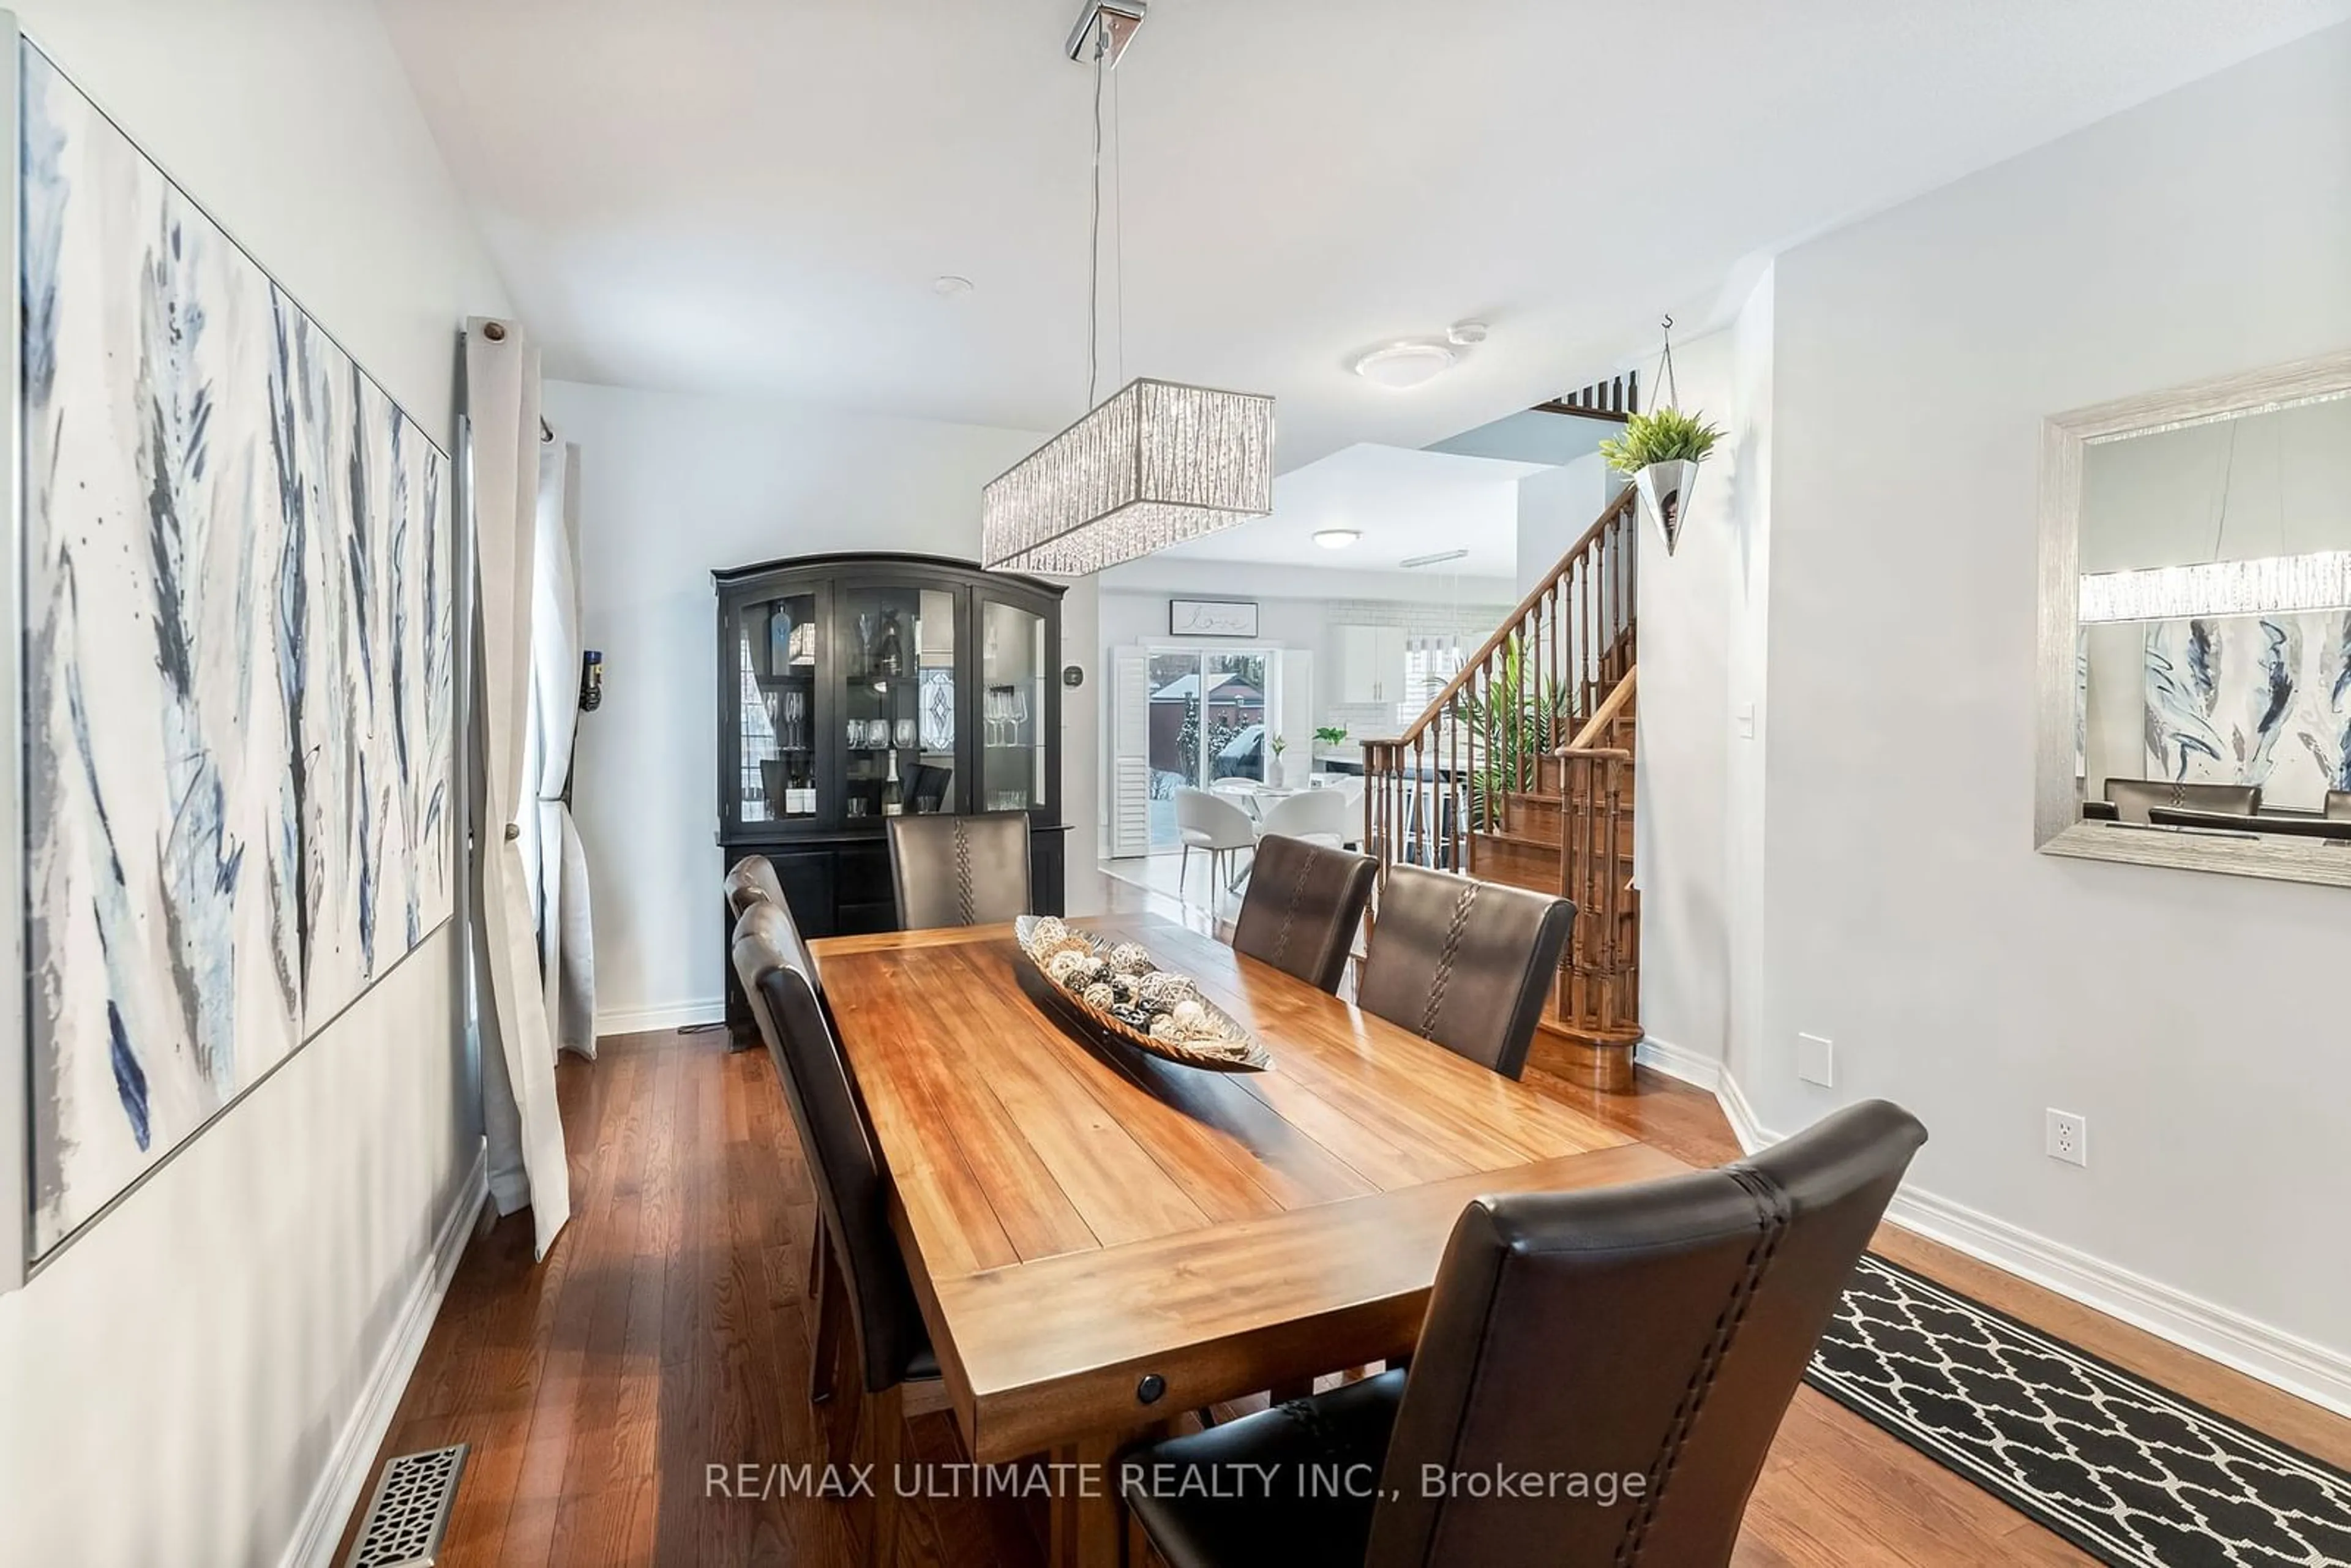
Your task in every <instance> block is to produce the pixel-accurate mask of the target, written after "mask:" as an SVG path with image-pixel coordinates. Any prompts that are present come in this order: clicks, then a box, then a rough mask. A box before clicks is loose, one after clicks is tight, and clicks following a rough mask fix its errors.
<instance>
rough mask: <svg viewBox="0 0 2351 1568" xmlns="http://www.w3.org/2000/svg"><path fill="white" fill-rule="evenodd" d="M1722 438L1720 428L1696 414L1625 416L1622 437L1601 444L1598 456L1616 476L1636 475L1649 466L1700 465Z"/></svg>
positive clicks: (1665, 410) (1672, 412)
mask: <svg viewBox="0 0 2351 1568" xmlns="http://www.w3.org/2000/svg"><path fill="white" fill-rule="evenodd" d="M1700 412H1701V413H1703V411H1700ZM1721 439H1722V431H1721V429H1720V428H1719V426H1716V425H1711V424H1708V423H1706V421H1705V420H1704V419H1703V418H1702V417H1700V414H1699V413H1683V412H1682V411H1681V410H1680V409H1677V408H1659V409H1652V410H1651V411H1650V412H1648V413H1635V414H1628V415H1626V416H1625V434H1623V435H1620V436H1618V437H1617V438H1616V439H1615V440H1614V441H1604V442H1602V443H1601V444H1600V455H1601V456H1603V457H1604V458H1606V459H1607V461H1608V466H1610V467H1611V468H1614V469H1615V470H1616V472H1618V473H1619V474H1638V473H1639V472H1640V471H1641V470H1642V469H1644V468H1646V467H1647V466H1648V465H1650V464H1652V463H1697V462H1699V461H1701V460H1703V459H1704V458H1705V456H1706V455H1707V454H1708V453H1709V452H1712V451H1713V450H1714V444H1715V443H1716V442H1718V441H1719V440H1721Z"/></svg>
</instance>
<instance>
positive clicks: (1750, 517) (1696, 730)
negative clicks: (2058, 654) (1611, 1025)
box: [1593, 277, 1771, 1079]
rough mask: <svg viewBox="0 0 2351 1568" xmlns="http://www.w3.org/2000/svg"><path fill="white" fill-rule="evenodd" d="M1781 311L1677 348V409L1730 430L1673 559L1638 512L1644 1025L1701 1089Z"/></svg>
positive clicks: (1721, 967) (1724, 932)
mask: <svg viewBox="0 0 2351 1568" xmlns="http://www.w3.org/2000/svg"><path fill="white" fill-rule="evenodd" d="M1770 313H1771V280H1770V278H1769V277H1766V278H1765V279H1764V280H1763V281H1762V282H1761V283H1760V284H1758V285H1757V287H1756V288H1755V291H1754V293H1753V295H1752V296H1750V298H1749V300H1748V301H1747V302H1746V304H1745V306H1744V307H1743V308H1741V310H1740V314H1739V316H1738V317H1737V318H1736V319H1734V320H1733V322H1732V323H1731V324H1730V325H1729V326H1726V327H1723V328H1722V329H1719V330H1717V331H1714V332H1711V333H1708V334H1707V335H1706V336H1704V337H1701V338H1696V339H1693V340H1689V341H1687V342H1685V343H1682V344H1679V345H1677V347H1676V349H1675V350H1674V370H1675V377H1674V381H1675V387H1676V390H1677V393H1678V394H1679V397H1680V400H1681V401H1680V406H1681V407H1683V408H1684V409H1687V410H1688V411H1689V412H1691V413H1697V414H1700V415H1703V416H1704V417H1705V418H1706V420H1707V421H1708V423H1712V424H1714V425H1716V426H1718V427H1719V429H1720V430H1721V431H1722V433H1723V434H1722V436H1721V439H1720V440H1719V441H1718V442H1717V443H1716V445H1715V449H1714V452H1713V454H1712V455H1711V456H1709V457H1708V460H1707V462H1706V465H1705V466H1704V467H1703V468H1702V469H1701V470H1700V471H1699V476H1698V484H1697V486H1696V488H1695V489H1694V490H1692V491H1691V493H1690V495H1689V497H1688V498H1687V503H1686V506H1685V509H1684V512H1683V517H1682V531H1681V537H1680V539H1679V542H1678V544H1677V547H1676V550H1675V552H1674V553H1673V554H1671V555H1668V554H1667V552H1666V546H1665V539H1664V537H1663V536H1662V535H1661V534H1660V533H1659V532H1658V531H1657V528H1656V523H1655V522H1654V521H1653V520H1652V519H1651V518H1650V517H1649V516H1648V513H1647V512H1646V509H1644V510H1643V511H1642V512H1641V513H1640V542H1639V545H1638V547H1637V548H1638V549H1639V551H1640V562H1639V566H1640V570H1639V577H1638V597H1639V600H1640V604H1639V615H1640V671H1641V678H1640V688H1639V695H1638V702H1637V704H1636V712H1637V714H1638V716H1639V717H1638V724H1639V727H1640V739H1639V743H1638V746H1639V750H1638V756H1639V758H1640V766H1639V768H1637V769H1636V771H1635V775H1634V788H1635V806H1634V819H1633V821H1634V841H1635V875H1636V877H1637V880H1638V881H1639V883H1640V886H1641V971H1642V990H1641V1003H1642V1007H1641V1022H1642V1025H1643V1027H1644V1028H1645V1029H1646V1030H1647V1032H1648V1035H1649V1039H1650V1042H1651V1049H1652V1051H1654V1052H1658V1053H1662V1054H1663V1055H1664V1056H1665V1057H1666V1058H1667V1060H1669V1061H1672V1062H1673V1063H1674V1064H1675V1065H1676V1066H1677V1068H1678V1069H1679V1070H1680V1071H1686V1072H1691V1073H1694V1074H1696V1075H1697V1076H1698V1077H1700V1078H1701V1079H1703V1078H1704V1077H1706V1076H1707V1075H1708V1073H1709V1072H1712V1071H1717V1070H1718V1065H1719V1063H1720V1062H1721V1061H1722V1060H1723V1058H1724V1056H1725V1054H1726V1052H1727V1051H1729V1041H1730V1032H1731V998H1732V989H1733V977H1732V965H1731V940H1732V938H1731V925H1732V921H1733V919H1734V898H1733V889H1732V880H1731V872H1730V853H1731V847H1730V837H1729V828H1730V822H1731V821H1732V815H1733V809H1734V808H1733V801H1734V787H1733V783H1732V767H1733V761H1734V758H1733V755H1732V753H1733V751H1734V749H1739V748H1747V749H1750V750H1751V748H1752V747H1753V746H1754V744H1755V743H1754V742H1753V740H1752V739H1751V738H1750V737H1749V736H1748V735H1745V734H1742V733H1741V732H1740V726H1739V723H1738V719H1737V713H1738V710H1739V708H1740V706H1742V705H1749V704H1751V703H1752V702H1753V696H1752V695H1751V694H1749V693H1746V692H1743V691H1742V692H1740V693H1739V694H1738V695H1736V697H1735V698H1734V694H1733V690H1732V687H1733V685H1734V682H1733V679H1732V674H1731V671H1732V664H1731V651H1732V646H1733V643H1734V639H1735V638H1736V637H1737V636H1738V635H1739V622H1740V615H1741V614H1742V612H1743V611H1744V609H1745V605H1746V600H1747V590H1748V579H1747V564H1748V548H1749V545H1750V542H1751V541H1752V539H1753V538H1755V537H1756V536H1757V535H1758V534H1760V532H1761V526H1762V525H1761V519H1762V517H1763V516H1764V513H1765V508H1766V506H1767V496H1768V490H1767V488H1766V483H1767V479H1768V475H1769V468H1768V465H1767V463H1766V460H1765V446H1766V443H1765V431H1766V429H1767V428H1768V426H1767V421H1768V420H1769V417H1770V412H1771V411H1770V401H1771V400H1770V390H1769V389H1770V379H1769V369H1770V352H1771V335H1770V327H1769V317H1770ZM1593 461H1597V459H1593ZM1739 760H1740V761H1741V762H1745V761H1747V760H1748V758H1739ZM1651 977H1656V983H1654V984H1653V983H1651Z"/></svg>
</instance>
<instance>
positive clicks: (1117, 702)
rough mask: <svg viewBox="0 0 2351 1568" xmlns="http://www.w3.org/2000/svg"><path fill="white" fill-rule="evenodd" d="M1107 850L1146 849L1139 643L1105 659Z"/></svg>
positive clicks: (1146, 729) (1146, 732) (1144, 676)
mask: <svg viewBox="0 0 2351 1568" xmlns="http://www.w3.org/2000/svg"><path fill="white" fill-rule="evenodd" d="M1111 664H1112V668H1111V720H1110V730H1111V746H1110V852H1111V853H1112V854H1113V855H1140V854H1147V853H1149V852H1150V851H1151V665H1150V660H1149V658H1148V656H1147V655H1146V654H1144V651H1143V650H1142V649H1140V648H1120V649H1117V650H1115V651H1114V652H1113V655H1112V660H1111Z"/></svg>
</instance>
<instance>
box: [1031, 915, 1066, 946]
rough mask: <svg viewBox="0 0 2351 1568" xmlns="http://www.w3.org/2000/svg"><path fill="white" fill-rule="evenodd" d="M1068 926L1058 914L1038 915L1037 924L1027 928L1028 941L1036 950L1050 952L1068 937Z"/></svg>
mask: <svg viewBox="0 0 2351 1568" xmlns="http://www.w3.org/2000/svg"><path fill="white" fill-rule="evenodd" d="M1069 935H1070V928H1069V927H1068V926H1067V925H1063V924H1062V923H1061V916H1060V915H1040V916H1039V917H1038V920H1037V924H1036V925H1032V926H1030V927H1029V943H1030V945H1031V946H1034V947H1035V948H1036V949H1037V951H1039V952H1040V953H1050V952H1051V951H1052V950H1053V949H1054V948H1055V947H1058V946H1061V943H1062V942H1063V941H1064V940H1066V939H1067V938H1068V936H1069Z"/></svg>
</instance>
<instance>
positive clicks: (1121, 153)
mask: <svg viewBox="0 0 2351 1568" xmlns="http://www.w3.org/2000/svg"><path fill="white" fill-rule="evenodd" d="M1122 97H1123V95H1122V94H1121V93H1120V91H1119V87H1118V78H1117V76H1116V75H1115V74H1113V76H1112V77H1111V78H1110V131H1111V137H1110V267H1111V273H1110V276H1111V289H1112V292H1113V293H1115V294H1116V295H1117V296H1118V304H1117V305H1116V307H1114V308H1115V310H1116V313H1117V326H1118V336H1117V338H1116V339H1115V340H1113V346H1112V349H1111V363H1112V365H1113V367H1114V368H1115V369H1114V373H1115V374H1116V375H1117V377H1118V384H1119V385H1121V386H1124V385H1125V384H1126V121H1125V120H1123V119H1122V118H1121V117H1120V115H1119V105H1120V102H1121V99H1122Z"/></svg>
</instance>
